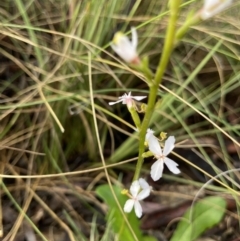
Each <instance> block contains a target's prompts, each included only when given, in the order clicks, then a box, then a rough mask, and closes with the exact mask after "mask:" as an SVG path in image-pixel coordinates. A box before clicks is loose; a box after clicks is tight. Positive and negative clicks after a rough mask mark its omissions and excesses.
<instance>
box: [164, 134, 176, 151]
mask: <svg viewBox="0 0 240 241" xmlns="http://www.w3.org/2000/svg"><path fill="white" fill-rule="evenodd" d="M174 143H175V137H174V136H169V137H168V138H167V140H166V141H165V144H164V148H163V155H164V156H167V155H168V154H169V153H170V152H171V151H172V150H173V148H174Z"/></svg>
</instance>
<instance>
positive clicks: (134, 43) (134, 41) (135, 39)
mask: <svg viewBox="0 0 240 241" xmlns="http://www.w3.org/2000/svg"><path fill="white" fill-rule="evenodd" d="M131 31H132V46H133V48H134V49H135V50H136V49H137V45H138V35H137V30H136V28H134V27H132V28H131Z"/></svg>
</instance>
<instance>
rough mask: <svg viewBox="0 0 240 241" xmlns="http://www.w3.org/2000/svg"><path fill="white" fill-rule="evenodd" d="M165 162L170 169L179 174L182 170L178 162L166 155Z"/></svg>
mask: <svg viewBox="0 0 240 241" xmlns="http://www.w3.org/2000/svg"><path fill="white" fill-rule="evenodd" d="M164 163H165V164H166V165H167V167H168V169H169V170H170V171H171V172H172V173H174V174H179V173H180V172H181V171H180V170H179V169H178V167H177V166H178V164H177V163H176V162H175V161H173V160H172V159H170V158H168V157H165V158H164Z"/></svg>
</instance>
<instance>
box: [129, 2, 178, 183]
mask: <svg viewBox="0 0 240 241" xmlns="http://www.w3.org/2000/svg"><path fill="white" fill-rule="evenodd" d="M169 3H170V4H169V5H170V19H169V24H168V28H167V33H166V39H165V43H164V47H163V53H162V56H161V59H160V61H159V64H158V68H157V72H156V75H155V77H154V80H153V83H152V84H151V85H150V86H149V87H150V93H149V98H148V104H147V110H146V113H145V116H144V119H143V122H142V125H141V129H140V133H139V154H138V162H137V166H136V171H135V174H134V180H137V179H138V178H139V175H140V172H141V169H142V165H143V161H144V158H143V153H144V151H145V146H144V142H145V135H146V131H147V129H148V126H149V123H150V120H151V117H152V114H153V110H154V107H155V102H156V98H157V92H158V86H159V84H160V83H161V81H162V78H163V75H164V72H165V70H166V67H167V64H168V62H169V59H170V55H171V53H172V50H173V47H174V41H175V33H176V25H177V19H178V13H179V9H180V4H181V0H170V2H169Z"/></svg>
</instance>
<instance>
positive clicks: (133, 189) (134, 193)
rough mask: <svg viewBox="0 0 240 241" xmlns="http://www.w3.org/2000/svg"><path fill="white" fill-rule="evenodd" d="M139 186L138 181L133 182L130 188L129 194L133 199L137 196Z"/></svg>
mask: <svg viewBox="0 0 240 241" xmlns="http://www.w3.org/2000/svg"><path fill="white" fill-rule="evenodd" d="M140 188H141V187H140V184H139V182H138V180H136V181H134V182H133V183H132V185H131V187H130V193H131V194H132V196H133V197H134V198H135V197H136V196H137V195H138V192H139V191H140Z"/></svg>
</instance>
